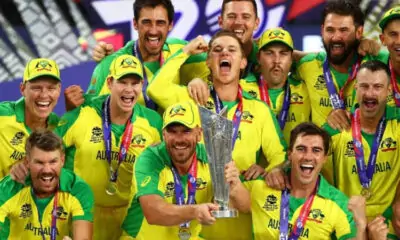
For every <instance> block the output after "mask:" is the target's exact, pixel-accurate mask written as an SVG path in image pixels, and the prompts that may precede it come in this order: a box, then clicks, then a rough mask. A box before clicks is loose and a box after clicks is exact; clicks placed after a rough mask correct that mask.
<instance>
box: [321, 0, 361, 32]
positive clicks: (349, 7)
mask: <svg viewBox="0 0 400 240" xmlns="http://www.w3.org/2000/svg"><path fill="white" fill-rule="evenodd" d="M330 13H334V14H337V15H340V16H352V17H353V21H354V23H355V26H356V27H359V26H363V25H364V13H363V12H362V10H361V8H360V6H359V5H358V4H356V3H355V2H354V1H351V0H331V1H327V3H326V5H325V8H324V10H323V11H322V24H324V22H325V18H326V16H328V14H330Z"/></svg>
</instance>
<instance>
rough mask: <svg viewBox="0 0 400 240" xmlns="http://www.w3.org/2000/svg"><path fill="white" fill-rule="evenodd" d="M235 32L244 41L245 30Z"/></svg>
mask: <svg viewBox="0 0 400 240" xmlns="http://www.w3.org/2000/svg"><path fill="white" fill-rule="evenodd" d="M233 32H234V33H235V35H236V36H237V37H238V38H240V39H242V37H243V36H244V33H245V31H244V29H235V30H233Z"/></svg>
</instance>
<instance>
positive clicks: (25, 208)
mask: <svg viewBox="0 0 400 240" xmlns="http://www.w3.org/2000/svg"><path fill="white" fill-rule="evenodd" d="M31 216H32V205H31V204H30V203H25V204H24V205H22V207H21V213H20V214H19V217H20V218H30V217H31Z"/></svg>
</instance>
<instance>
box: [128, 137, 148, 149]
mask: <svg viewBox="0 0 400 240" xmlns="http://www.w3.org/2000/svg"><path fill="white" fill-rule="evenodd" d="M146 141H147V140H146V138H144V137H143V135H142V134H137V135H135V136H133V138H132V141H131V143H132V147H139V148H144V147H145V146H146V145H145V144H146Z"/></svg>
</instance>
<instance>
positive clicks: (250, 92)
mask: <svg viewBox="0 0 400 240" xmlns="http://www.w3.org/2000/svg"><path fill="white" fill-rule="evenodd" d="M248 93H249V94H250V96H252V97H253V98H257V93H256V91H253V90H250V91H248Z"/></svg>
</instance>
